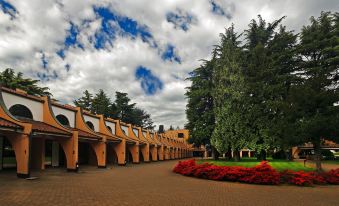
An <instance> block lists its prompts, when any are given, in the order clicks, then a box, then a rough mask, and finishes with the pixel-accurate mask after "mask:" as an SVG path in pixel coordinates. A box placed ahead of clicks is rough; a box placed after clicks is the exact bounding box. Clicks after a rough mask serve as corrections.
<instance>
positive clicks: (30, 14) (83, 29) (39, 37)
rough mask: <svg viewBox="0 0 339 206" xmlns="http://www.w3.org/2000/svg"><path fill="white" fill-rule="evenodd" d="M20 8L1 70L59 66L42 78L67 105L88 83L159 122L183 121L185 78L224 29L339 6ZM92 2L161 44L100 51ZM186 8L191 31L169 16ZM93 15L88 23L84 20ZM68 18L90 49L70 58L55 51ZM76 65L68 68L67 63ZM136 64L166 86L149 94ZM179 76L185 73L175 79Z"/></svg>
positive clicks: (40, 3) (130, 0)
mask: <svg viewBox="0 0 339 206" xmlns="http://www.w3.org/2000/svg"><path fill="white" fill-rule="evenodd" d="M7 2H9V3H11V4H12V5H13V6H14V7H15V8H16V10H17V11H18V14H17V15H16V18H14V19H13V20H11V18H10V16H9V15H7V14H4V13H3V12H2V11H0V36H1V38H0V68H1V69H5V68H6V67H12V68H15V69H16V71H21V72H24V73H25V74H26V75H27V76H31V77H35V78H36V75H37V72H47V74H51V73H52V72H53V71H56V72H57V74H58V78H57V79H55V80H50V81H47V82H43V83H42V84H43V85H45V86H48V87H50V88H51V92H52V93H53V94H54V97H55V98H57V99H60V100H62V101H63V102H66V103H71V102H72V100H73V99H75V98H78V97H80V96H81V95H82V91H83V90H85V89H89V90H90V91H92V92H96V91H97V90H99V89H101V88H102V89H104V90H105V91H106V92H107V93H109V95H111V96H112V97H113V96H114V93H115V91H124V92H128V93H129V95H130V97H131V99H132V100H133V101H134V102H136V103H137V104H138V105H139V106H140V107H142V108H144V109H145V110H147V111H148V112H149V113H151V115H152V117H153V119H154V121H155V123H156V124H157V125H159V124H165V125H166V126H167V127H169V125H173V126H177V125H178V126H180V127H183V125H184V123H185V121H186V118H185V107H186V99H185V97H184V93H185V87H187V86H189V84H190V83H189V82H187V81H183V79H184V78H185V77H187V73H188V72H190V71H191V70H193V69H194V68H196V67H197V66H199V64H200V62H199V60H200V59H207V58H209V56H210V52H211V49H212V48H213V45H215V44H217V43H218V41H219V33H221V32H223V31H224V28H225V27H228V26H230V25H231V23H234V24H235V26H236V29H237V30H238V31H242V30H243V29H244V28H246V26H247V25H248V23H249V21H250V20H251V19H253V18H256V16H257V15H258V14H261V15H262V16H263V17H264V18H265V19H267V21H272V20H275V19H277V18H280V17H282V16H284V15H286V16H287V19H286V20H285V21H284V24H286V25H287V26H288V28H289V29H294V30H296V31H299V30H300V27H301V26H302V25H304V24H306V23H307V22H308V19H309V17H310V16H312V15H315V16H318V15H319V14H320V11H322V10H332V11H338V10H339V5H338V4H337V2H336V1H335V0H328V1H317V0H313V1H309V0H298V1H295V0H294V1H292V0H288V1H269V0H267V1H261V0H260V1H259V0H254V1H253V0H246V1H236V0H230V1H215V2H217V3H218V5H220V6H221V7H222V8H223V10H224V11H225V12H228V13H227V14H228V15H229V16H230V17H232V18H231V19H229V18H226V17H225V16H221V15H217V14H214V13H212V12H211V10H212V7H211V5H210V3H209V2H210V1H209V0H204V1H173V0H163V1H152V2H151V1H146V0H139V1H135V0H124V1H119V0H114V1H94V0H87V1H84V0H72V1H66V0H57V1H52V0H31V1H20V0H7ZM93 5H97V6H98V5H101V6H108V5H109V7H110V8H111V9H112V10H114V11H115V12H117V13H118V14H120V15H122V16H127V17H129V18H131V19H134V20H136V21H138V23H140V24H141V25H147V27H148V28H149V30H150V33H151V34H152V36H153V38H154V40H155V41H156V42H157V44H158V45H159V48H158V49H154V48H152V47H150V45H149V44H148V43H145V42H143V41H142V40H141V38H139V37H138V38H135V39H133V38H131V37H128V36H124V37H117V38H116V39H115V40H114V43H113V46H112V47H111V46H108V48H107V49H105V50H96V49H95V48H94V46H93V42H91V41H90V37H91V36H93V35H94V34H95V32H96V31H98V29H99V28H100V25H101V20H100V19H96V14H95V13H94V11H93ZM177 9H180V10H181V11H183V12H187V13H189V14H192V15H194V16H195V17H196V19H197V21H196V22H195V23H194V24H192V25H190V27H189V30H188V31H186V32H185V31H183V30H181V29H175V28H174V26H173V24H172V23H169V22H167V21H166V14H167V13H168V12H175V11H176V10H177ZM85 20H87V23H86V24H83V22H84V21H85ZM70 21H71V22H73V23H74V24H75V25H77V26H78V27H79V29H80V34H79V36H78V39H79V41H80V42H81V44H82V45H83V47H84V49H81V48H73V47H70V48H69V49H68V50H67V51H65V58H64V59H62V58H60V57H59V56H58V55H57V54H56V52H57V51H59V50H60V49H62V48H64V45H63V43H64V41H65V38H66V36H67V34H68V30H69V28H70ZM167 44H172V45H174V46H175V51H176V52H177V53H178V55H179V56H180V58H181V62H182V63H181V64H177V63H175V62H170V61H163V60H162V59H161V54H160V52H161V51H163V50H164V49H165V47H166V45H167ZM42 52H43V53H44V54H45V57H46V59H47V60H48V71H46V70H44V69H43V67H42V64H41V59H40V58H41V55H42ZM66 64H69V65H70V71H69V72H67V70H66V69H65V65H66ZM138 65H143V66H145V67H147V68H148V69H150V70H151V71H152V73H153V74H154V75H155V76H157V77H159V78H160V79H161V80H162V81H163V82H164V88H163V90H162V91H160V92H158V93H156V94H155V95H153V96H147V95H145V93H144V92H143V90H142V89H141V87H140V83H139V82H138V81H137V80H136V78H135V76H134V74H135V69H136V67H137V66H138ZM175 76H177V77H179V79H177V78H176V77H175Z"/></svg>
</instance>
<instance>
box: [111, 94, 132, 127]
mask: <svg viewBox="0 0 339 206" xmlns="http://www.w3.org/2000/svg"><path fill="white" fill-rule="evenodd" d="M130 101H131V99H130V98H129V97H128V94H127V93H123V92H116V93H115V101H114V103H113V104H112V112H113V118H118V119H120V120H121V121H123V122H127V123H131V122H133V111H134V110H135V103H132V104H130Z"/></svg>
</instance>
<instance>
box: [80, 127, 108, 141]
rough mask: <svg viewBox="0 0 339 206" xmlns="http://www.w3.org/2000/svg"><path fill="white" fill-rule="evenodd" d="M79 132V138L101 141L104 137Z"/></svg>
mask: <svg viewBox="0 0 339 206" xmlns="http://www.w3.org/2000/svg"><path fill="white" fill-rule="evenodd" d="M77 130H78V132H79V137H83V138H93V139H98V140H101V139H102V137H100V136H98V135H93V134H91V133H88V132H85V131H83V130H81V129H77Z"/></svg>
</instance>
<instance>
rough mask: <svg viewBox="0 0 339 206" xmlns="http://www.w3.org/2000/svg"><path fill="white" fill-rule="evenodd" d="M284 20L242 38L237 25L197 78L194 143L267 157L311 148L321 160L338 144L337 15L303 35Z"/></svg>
mask: <svg viewBox="0 0 339 206" xmlns="http://www.w3.org/2000/svg"><path fill="white" fill-rule="evenodd" d="M284 18H285V17H283V18H280V19H278V20H276V21H273V22H272V23H266V21H265V20H263V19H262V18H261V16H258V20H252V21H251V22H250V24H249V26H248V29H247V30H245V31H244V32H243V33H242V34H241V35H238V34H237V33H235V31H234V27H233V25H232V26H231V27H230V28H228V29H226V32H225V34H221V35H220V36H221V42H220V44H219V45H218V46H216V47H215V49H214V50H213V52H212V58H211V60H209V61H204V63H203V64H202V65H201V66H200V67H199V68H197V69H195V70H194V71H193V76H192V77H191V78H189V79H190V80H191V81H192V86H191V87H190V88H189V89H188V91H187V93H186V95H187V97H188V105H187V110H186V113H187V119H188V124H187V125H186V126H187V128H188V129H190V130H191V134H192V138H191V139H192V140H193V142H194V143H205V142H208V140H209V139H210V138H211V139H210V142H211V144H212V146H214V147H215V148H216V149H217V150H218V151H219V152H226V151H229V150H230V149H232V150H233V151H238V150H240V149H242V148H244V147H247V148H250V149H254V150H256V151H257V153H261V154H264V155H265V154H266V151H267V150H268V149H273V148H276V149H280V150H286V149H288V148H290V147H291V146H295V145H298V144H300V143H303V142H308V141H311V142H312V143H313V144H314V145H315V148H316V150H317V151H318V154H319V151H320V143H321V141H322V140H323V139H327V140H334V141H338V136H339V127H338V125H339V106H337V105H338V104H339V90H338V86H339V84H338V83H339V82H338V81H339V70H338V68H339V67H338V65H339V55H338V54H339V23H338V22H339V14H338V13H335V14H333V13H330V12H322V13H321V16H320V17H319V18H317V19H316V18H314V17H312V18H311V23H310V25H308V26H304V27H303V29H302V31H301V33H300V34H298V35H296V34H294V33H293V32H292V31H287V30H286V28H285V27H284V26H283V25H282V20H283V19H284ZM206 100H208V101H206ZM209 103H211V104H209ZM207 117H210V118H207ZM263 158H265V157H264V156H263Z"/></svg>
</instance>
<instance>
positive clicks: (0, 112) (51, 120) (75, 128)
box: [0, 87, 193, 178]
mask: <svg viewBox="0 0 339 206" xmlns="http://www.w3.org/2000/svg"><path fill="white" fill-rule="evenodd" d="M176 133H177V134H178V135H174V132H169V133H164V134H158V133H157V132H154V131H150V130H147V129H144V128H140V127H136V126H133V125H131V124H127V123H124V122H121V121H119V120H115V119H111V118H105V117H104V116H103V115H100V114H92V113H90V112H88V111H84V110H82V109H81V108H79V107H74V106H70V105H62V104H59V103H58V102H56V101H52V100H51V99H50V98H49V97H47V96H43V97H40V96H33V95H29V94H27V93H26V92H25V91H22V90H19V89H16V90H12V89H8V88H4V87H1V88H0V170H2V169H3V167H6V166H8V165H9V166H11V164H12V166H13V165H15V166H16V171H17V176H18V177H24V178H26V177H30V174H31V170H44V169H45V168H46V167H48V166H51V167H65V168H66V169H67V170H68V171H77V170H78V169H79V167H81V166H82V165H85V164H89V165H96V166H98V167H99V168H105V167H107V165H109V164H118V165H126V164H127V163H140V162H151V161H163V160H169V159H180V158H187V157H191V156H192V153H193V152H192V147H191V145H189V144H188V143H187V138H188V131H185V130H184V132H182V131H177V132H176ZM182 134H184V135H182ZM11 151H12V153H11ZM11 157H12V159H13V160H12V161H11V160H10V158H11ZM6 158H7V159H6ZM5 159H6V161H4V160H5Z"/></svg>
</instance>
